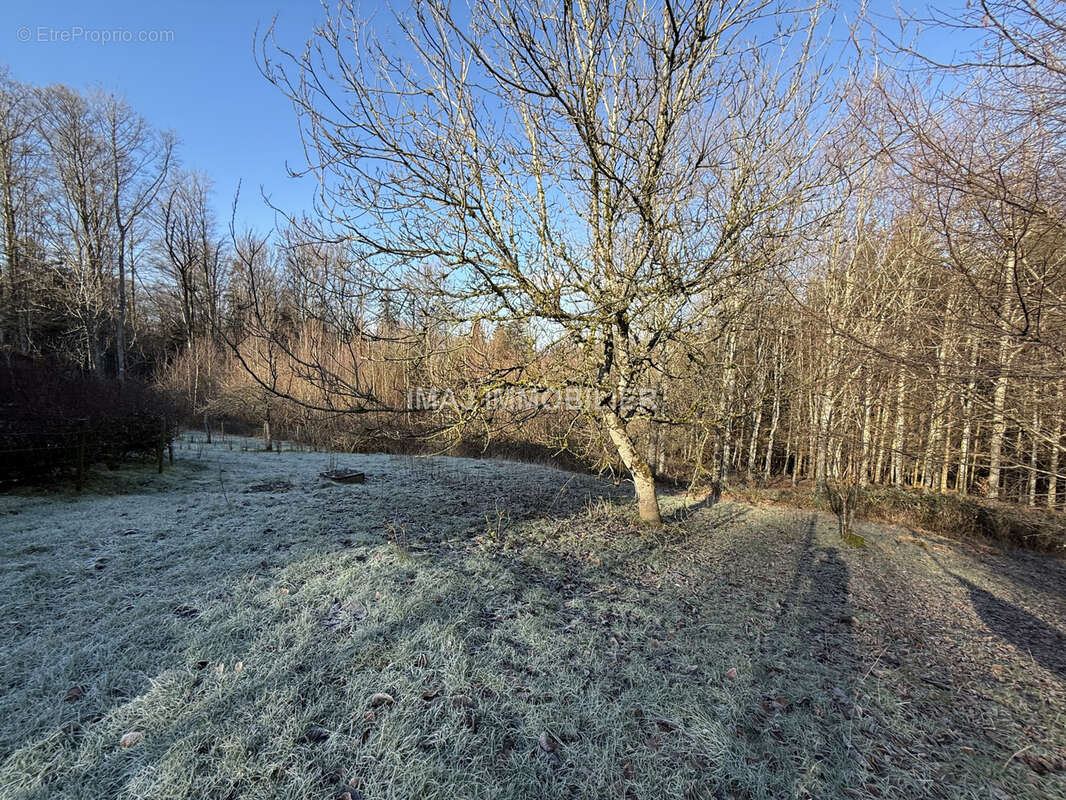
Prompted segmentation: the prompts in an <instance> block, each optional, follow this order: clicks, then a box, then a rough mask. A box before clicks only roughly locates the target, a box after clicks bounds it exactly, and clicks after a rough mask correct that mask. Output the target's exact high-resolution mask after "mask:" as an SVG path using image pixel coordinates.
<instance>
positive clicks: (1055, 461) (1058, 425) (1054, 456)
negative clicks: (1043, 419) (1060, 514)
mask: <svg viewBox="0 0 1066 800" xmlns="http://www.w3.org/2000/svg"><path fill="white" fill-rule="evenodd" d="M1064 394H1066V380H1060V381H1059V385H1058V388H1057V389H1056V390H1055V427H1054V429H1053V430H1052V431H1051V458H1050V460H1049V462H1048V473H1049V477H1048V484H1047V507H1048V508H1055V507H1056V504H1057V502H1058V499H1057V495H1058V487H1059V448H1060V446H1061V444H1062V422H1063V420H1062V418H1063V415H1064V414H1066V409H1063V405H1062V401H1063V399H1064V398H1063V395H1064Z"/></svg>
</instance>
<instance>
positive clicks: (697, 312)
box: [260, 0, 836, 524]
mask: <svg viewBox="0 0 1066 800" xmlns="http://www.w3.org/2000/svg"><path fill="white" fill-rule="evenodd" d="M825 10H826V9H825V8H824V7H823V6H822V5H821V4H815V6H814V7H813V8H811V7H807V6H805V7H804V8H803V9H799V8H792V7H790V6H789V5H788V4H786V3H781V2H773V1H772V0H761V1H760V0H756V1H755V2H752V1H751V0H696V1H695V2H684V1H683V2H674V0H664V1H663V2H647V3H645V2H623V3H613V2H608V1H607V0H579V1H578V2H570V1H569V0H563V1H562V2H556V1H555V0H539V1H538V2H532V3H526V2H515V1H514V0H476V1H475V2H473V3H472V4H471V5H470V7H469V8H467V7H455V8H453V7H451V6H450V5H448V4H447V3H444V2H436V1H435V0H433V1H430V2H416V3H414V4H413V6H412V9H411V12H410V14H408V15H406V16H403V17H397V18H396V19H395V20H394V24H393V25H391V26H389V27H388V28H387V29H382V30H378V31H375V30H374V29H372V28H371V26H370V25H369V24H368V23H367V22H366V21H364V20H363V19H362V18H361V17H360V15H359V12H358V10H357V8H356V6H355V4H354V3H350V2H346V3H343V4H342V5H341V8H340V10H339V12H338V13H337V14H335V15H334V16H333V17H331V18H330V19H329V21H328V22H326V23H325V24H324V25H322V26H321V27H319V28H318V29H317V30H316V31H315V32H314V36H313V37H312V39H311V40H310V41H309V42H308V45H307V47H306V48H305V49H303V50H290V49H287V48H285V47H283V46H281V45H279V44H278V43H277V41H276V40H275V39H274V38H273V37H272V36H270V35H269V34H268V35H267V36H266V37H264V43H263V44H264V46H263V49H262V51H261V54H260V56H261V67H262V70H263V72H264V74H265V75H266V76H267V77H268V78H269V79H270V80H271V81H272V82H273V83H274V84H275V85H277V86H278V87H280V88H281V89H282V91H284V92H285V94H286V95H287V96H288V97H289V98H290V99H291V100H292V102H293V104H294V107H295V109H296V111H297V113H298V115H299V117H300V122H301V130H302V132H303V134H304V140H305V145H306V150H307V153H308V159H309V170H310V171H311V172H313V173H315V174H316V175H317V176H318V177H319V179H320V180H321V187H322V191H321V203H320V209H319V210H320V211H321V212H322V213H323V214H324V215H325V216H326V218H327V221H328V223H329V224H330V225H331V226H332V230H333V231H334V232H335V233H336V234H338V235H339V236H340V237H342V238H344V239H345V240H347V241H348V242H349V243H351V244H352V245H353V246H354V247H356V248H357V249H358V251H359V252H360V255H361V256H362V259H361V265H360V269H363V270H365V269H366V265H367V264H370V265H372V267H373V269H374V270H375V273H376V274H377V275H378V276H379V283H378V285H379V286H381V287H384V288H388V289H391V288H395V289H399V288H401V287H404V286H406V285H408V284H409V282H410V280H411V279H412V277H413V276H417V277H418V279H419V282H420V283H419V287H418V290H419V291H420V292H426V291H429V292H431V293H432V294H434V295H435V296H436V297H437V298H438V302H434V303H433V304H432V307H433V309H434V310H435V312H436V313H437V314H439V315H440V316H441V317H442V318H443V320H444V321H446V322H448V323H451V324H453V325H463V324H466V323H469V322H470V321H471V320H474V319H477V318H487V319H491V320H497V321H500V320H519V321H524V322H527V323H528V324H529V325H530V326H532V328H533V329H534V330H536V331H537V335H538V341H539V349H540V351H541V352H543V351H544V350H547V349H550V348H551V347H553V346H559V347H572V348H576V351H577V352H578V353H580V355H581V359H580V361H579V362H578V363H576V364H573V363H572V362H571V363H572V366H573V367H574V368H572V369H570V370H568V371H567V373H566V374H561V375H557V376H544V375H538V376H537V378H536V381H535V383H536V387H534V388H553V389H573V390H577V391H580V392H587V393H588V394H589V396H591V397H592V398H593V404H592V405H593V409H592V411H593V413H594V414H595V415H596V417H597V418H598V419H599V420H600V421H601V422H602V424H603V426H604V428H605V431H606V433H607V435H608V436H609V439H610V441H611V442H612V443H613V446H614V448H615V449H616V451H617V455H618V457H619V458H620V459H621V461H622V462H623V464H624V465H625V467H626V468H627V469H628V470H629V472H630V473H631V474H632V477H633V480H634V483H635V488H636V493H637V498H638V505H639V510H640V515H641V517H642V518H643V519H644V520H645V521H647V522H649V523H652V524H659V522H660V510H659V504H658V500H657V497H656V489H655V482H654V478H653V473H652V470H651V467H650V466H649V464H648V461H647V459H646V457H645V453H644V452H642V449H641V448H640V447H639V446H638V444H637V442H636V440H635V437H634V434H633V427H632V425H633V423H634V422H635V421H636V420H639V419H641V418H649V417H654V415H655V409H654V408H653V407H651V406H652V404H651V403H648V402H645V401H644V398H646V397H648V396H653V395H654V387H655V386H657V385H658V383H659V381H660V380H661V379H662V373H663V371H664V370H665V369H666V365H667V363H668V361H669V360H670V359H669V354H670V353H672V352H674V351H676V350H678V349H682V350H684V349H690V350H691V351H692V352H693V353H701V352H703V345H702V344H701V342H700V340H701V338H702V337H704V336H705V335H717V334H719V333H720V331H717V330H715V331H714V332H713V333H711V332H709V331H710V330H711V329H712V328H713V326H709V325H707V324H705V323H706V322H707V320H709V319H710V318H711V317H712V316H713V315H714V314H715V313H716V312H717V310H718V309H719V308H720V306H721V304H722V303H723V301H725V300H726V299H727V296H728V294H729V292H730V287H731V285H732V284H733V283H734V282H735V281H737V280H741V279H743V278H744V276H745V275H746V274H747V273H749V272H750V271H752V270H757V269H763V268H766V264H765V262H764V261H763V260H762V259H761V258H759V257H757V252H758V251H761V250H762V249H763V248H762V245H763V243H764V242H765V241H766V240H768V239H772V238H773V237H780V236H783V235H784V234H785V233H786V232H787V231H789V230H792V229H795V228H796V227H797V226H798V225H801V224H804V223H807V222H810V221H811V220H812V219H814V218H816V217H817V216H818V213H819V211H820V210H821V209H819V208H817V207H816V204H814V203H812V200H813V199H814V198H815V197H816V196H817V195H819V194H820V193H822V192H823V191H824V189H825V186H826V184H827V182H828V181H829V180H830V175H829V173H828V172H827V171H825V170H824V169H823V162H822V160H821V159H820V158H819V157H818V149H819V143H820V141H821V139H822V135H823V134H824V132H825V131H826V130H827V128H828V127H829V126H831V125H832V124H833V120H834V113H833V109H834V103H833V97H834V92H833V88H834V87H833V85H832V84H833V79H835V77H836V76H835V75H830V74H829V73H830V71H829V70H828V69H827V68H826V67H825V66H824V65H823V64H821V63H820V62H819V59H820V57H821V56H822V55H823V49H822V48H823V47H824V46H825V43H826V40H825V38H824V37H825V36H826V26H827V24H828V23H827V20H826V18H825V16H824V14H823V12H824V11H825ZM427 276H428V279H427ZM339 327H346V326H343V325H341V326H339ZM336 378H337V376H335V375H331V376H330V377H329V380H331V381H333V380H336ZM529 382H530V380H529V379H528V376H524V375H523V374H522V373H514V372H511V373H509V374H508V376H507V377H506V378H505V379H500V378H499V376H497V379H496V380H495V381H494V382H491V383H490V384H487V385H486V386H485V387H484V388H485V390H486V391H488V390H493V389H498V388H500V385H501V384H508V383H515V384H520V385H526V384H528V383H529ZM649 392H650V394H649Z"/></svg>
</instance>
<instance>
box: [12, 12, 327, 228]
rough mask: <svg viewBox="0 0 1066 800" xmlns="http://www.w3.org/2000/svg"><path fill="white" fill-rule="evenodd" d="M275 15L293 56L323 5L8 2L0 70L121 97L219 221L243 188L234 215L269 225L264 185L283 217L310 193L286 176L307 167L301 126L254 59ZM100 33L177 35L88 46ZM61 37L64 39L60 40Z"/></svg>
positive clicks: (31, 79) (310, 189)
mask: <svg viewBox="0 0 1066 800" xmlns="http://www.w3.org/2000/svg"><path fill="white" fill-rule="evenodd" d="M274 13H277V14H278V15H279V32H280V35H281V36H283V37H284V40H285V41H287V42H288V43H290V44H292V45H293V46H294V47H295V46H299V44H300V43H302V42H303V41H304V40H305V39H306V38H307V36H308V35H309V34H310V32H311V29H312V27H313V25H314V24H315V22H316V21H318V20H320V19H322V18H323V16H324V12H323V10H322V6H321V4H320V3H319V2H318V0H288V1H287V2H285V3H279V4H278V5H277V6H276V7H273V6H272V5H271V4H270V3H263V2H258V3H257V2H252V1H251V0H215V2H204V0H184V1H183V2H180V3H157V2H152V1H151V0H139V2H130V0H111V1H110V2H107V3H94V4H88V3H85V2H84V0H81V2H72V1H71V0H37V2H35V3H32V4H30V3H4V4H0V63H5V64H7V66H8V67H9V68H10V70H11V73H12V76H13V77H14V78H16V79H18V80H22V81H26V82H28V83H32V84H36V85H46V84H51V83H65V84H68V85H71V86H74V87H76V88H81V89H85V88H91V87H100V88H103V89H106V90H109V91H113V92H115V93H117V94H120V95H123V96H125V98H126V99H127V100H128V101H129V102H130V104H131V105H132V106H133V107H134V108H135V109H137V111H138V112H140V113H141V114H142V115H143V116H144V117H145V118H146V119H148V120H149V122H151V123H152V124H153V125H155V126H156V127H158V128H165V129H166V128H168V129H171V130H173V131H174V132H175V133H176V134H177V135H178V138H179V139H180V141H181V157H182V160H183V163H184V164H185V165H186V166H188V167H194V168H197V169H200V170H202V171H204V172H206V173H207V174H208V175H209V176H210V177H211V178H212V179H213V180H214V182H215V190H216V204H217V207H218V208H219V210H220V213H221V215H222V217H223V221H228V218H229V216H228V215H229V204H230V202H231V201H232V196H233V192H234V190H235V189H236V188H237V182H238V181H239V180H241V179H243V187H242V189H241V206H240V214H241V217H242V218H243V219H244V220H245V221H246V222H248V223H250V224H253V225H255V226H256V227H269V226H270V225H271V224H272V223H273V214H272V212H270V211H269V209H267V208H265V207H264V206H263V203H262V202H261V201H260V199H259V187H260V186H262V187H263V189H264V190H265V191H267V192H268V193H269V194H270V195H271V196H272V198H273V199H274V200H275V201H276V202H277V203H278V204H279V205H280V206H282V207H283V208H289V209H301V208H307V207H310V203H311V197H312V193H313V185H312V184H311V182H310V181H306V180H305V181H302V182H301V181H293V180H291V179H289V178H288V177H287V176H286V173H285V166H284V165H285V162H286V160H288V161H289V162H290V163H292V164H294V166H297V167H298V166H300V165H302V164H303V153H302V150H301V148H300V141H299V135H298V131H297V127H296V117H295V115H294V114H293V112H292V109H291V107H290V105H289V103H288V101H287V100H286V99H285V98H284V97H283V96H282V95H281V93H280V92H278V90H277V89H275V88H274V87H273V86H271V85H270V84H269V83H267V82H266V81H265V80H264V79H263V77H262V76H261V75H260V74H259V72H258V70H257V69H256V66H255V62H254V60H253V57H252V39H253V33H254V31H255V28H256V24H257V23H259V24H260V25H261V26H265V25H267V24H269V22H270V20H271V18H272V17H273V15H274ZM79 28H80V29H81V32H80V33H79V31H78V29H79ZM104 31H129V32H131V34H130V35H131V36H132V37H134V38H136V37H138V36H139V35H140V32H141V31H145V32H152V33H154V32H157V31H163V32H166V31H172V32H173V34H172V37H170V38H171V41H160V42H143V43H142V42H138V41H130V42H103V41H89V39H92V38H96V39H103V38H104V36H105V34H104V33H102V32H104ZM98 32H99V33H98ZM152 33H149V34H148V35H149V36H150V35H152ZM65 34H67V35H69V39H70V40H68V41H62V39H63V37H64V35H65ZM26 40H28V41H26Z"/></svg>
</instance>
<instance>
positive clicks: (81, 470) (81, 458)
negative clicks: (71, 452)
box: [77, 420, 85, 492]
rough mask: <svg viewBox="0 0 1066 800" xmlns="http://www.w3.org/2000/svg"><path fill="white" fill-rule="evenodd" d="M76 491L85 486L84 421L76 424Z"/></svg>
mask: <svg viewBox="0 0 1066 800" xmlns="http://www.w3.org/2000/svg"><path fill="white" fill-rule="evenodd" d="M77 485H78V491H79V492H80V491H81V490H82V487H83V486H85V420H82V421H81V422H80V423H79V424H78V480H77Z"/></svg>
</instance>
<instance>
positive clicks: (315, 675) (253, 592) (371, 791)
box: [3, 476, 868, 800]
mask: <svg viewBox="0 0 1066 800" xmlns="http://www.w3.org/2000/svg"><path fill="white" fill-rule="evenodd" d="M438 477H440V476H438ZM444 478H446V479H447V478H448V476H444ZM455 480H456V485H457V487H459V486H465V487H466V489H467V491H469V490H470V485H469V484H470V480H469V478H466V477H463V476H458V477H456V479H455ZM531 492H532V493H531V494H530V495H529V496H528V497H525V498H515V499H514V500H513V505H512V506H511V508H512V510H513V512H514V513H515V514H516V515H521V516H523V517H526V516H528V517H529V518H528V519H526V521H524V522H522V523H519V524H518V525H516V526H509V536H508V537H507V539H506V540H505V541H501V542H496V543H489V544H486V545H476V544H474V543H473V542H471V541H470V540H467V541H460V542H450V543H448V542H423V543H419V545H420V547H419V549H418V551H417V552H416V553H414V554H412V553H410V552H406V551H404V550H403V549H402V548H389V547H388V546H369V547H365V548H354V547H349V548H341V549H337V547H336V541H335V540H336V537H335V536H334V535H333V534H329V535H324V536H323V538H321V539H318V540H317V541H316V542H315V543H314V545H313V546H312V547H310V548H301V549H300V550H298V551H293V552H291V553H290V552H288V551H280V552H279V551H276V550H274V549H272V548H274V547H275V539H278V541H279V542H280V541H282V539H280V538H278V537H274V538H267V536H266V531H264V532H263V534H262V536H261V537H260V536H259V535H257V534H253V533H251V532H248V531H245V532H243V533H241V536H243V537H245V539H243V540H241V541H240V542H238V543H237V544H239V545H240V547H241V548H252V547H253V546H254V547H258V548H259V550H249V549H240V548H237V549H235V550H234V551H233V553H234V556H233V559H234V560H232V561H231V560H227V559H226V558H222V557H219V558H215V559H209V560H207V562H206V563H207V565H208V566H207V571H206V572H201V573H198V574H197V576H196V579H197V581H198V582H199V585H196V586H195V587H194V586H193V584H192V583H191V582H190V584H189V585H188V586H184V585H183V586H180V587H169V588H171V589H176V590H180V591H186V590H188V591H190V592H192V591H194V590H195V592H196V594H197V595H198V596H199V597H202V598H224V600H222V601H219V602H216V603H215V604H214V605H211V606H207V607H205V609H204V613H203V615H202V616H200V617H190V618H189V619H188V620H186V619H180V620H175V619H174V618H173V617H172V616H171V617H170V618H168V620H167V622H166V623H164V624H166V625H168V626H171V627H173V634H172V636H171V637H170V638H169V639H168V640H167V641H165V642H163V641H142V640H140V639H138V638H137V637H133V636H129V635H128V634H127V639H126V641H125V643H124V646H125V647H126V648H128V649H129V650H137V649H138V648H142V649H145V650H150V648H152V647H156V646H163V647H165V650H162V651H161V652H159V653H158V654H157V655H156V656H155V657H153V659H147V658H146V659H145V660H144V668H145V671H146V672H148V674H151V675H153V680H152V682H151V684H152V685H151V686H150V687H148V688H146V689H140V690H138V691H140V692H141V693H140V694H138V695H137V696H136V697H132V698H130V697H128V696H127V697H125V698H123V697H119V696H112V697H111V698H109V699H110V702H109V703H107V704H104V705H102V706H101V707H100V719H98V720H93V721H86V724H85V726H84V729H82V730H79V731H77V737H75V738H74V739H72V743H70V744H68V743H67V741H66V740H67V739H68V738H70V737H68V736H67V735H66V734H62V736H60V733H61V731H59V732H57V731H51V732H48V731H45V732H43V736H37V735H35V736H34V740H35V741H34V742H27V743H26V745H27V752H25V753H22V754H20V755H18V756H17V757H16V758H13V759H10V760H9V761H7V762H6V763H5V764H4V765H3V769H4V770H5V774H6V775H7V776H8V777H11V776H13V775H14V776H16V777H17V778H19V779H20V780H23V779H24V780H30V777H31V776H32V772H33V770H34V769H40V770H45V771H46V780H44V781H43V782H42V783H41V784H40V789H41V791H40V792H39V793H38V795H39V796H42V797H43V796H46V795H47V796H58V795H59V794H60V793H62V792H63V791H64V790H69V791H71V792H72V793H73V792H74V790H77V791H81V792H86V793H89V794H93V793H95V794H96V796H114V795H116V794H121V793H123V792H125V793H126V794H128V795H133V796H156V795H161V794H166V795H167V796H178V797H182V796H185V797H216V796H217V797H228V796H233V797H241V796H246V795H247V796H251V795H253V794H254V795H255V796H257V797H262V798H266V797H282V796H286V797H294V796H319V795H321V796H324V797H329V796H339V795H343V793H344V791H345V789H344V786H345V785H346V784H347V785H351V786H353V787H354V786H358V787H359V789H358V793H359V794H361V795H362V796H365V797H367V798H372V797H382V796H404V797H455V796H463V797H485V798H488V797H544V796H566V797H575V798H576V797H587V798H602V797H608V796H610V797H623V798H630V797H635V798H641V797H650V798H667V797H669V798H673V797H679V798H681V797H684V798H701V797H706V798H725V797H733V798H737V800H740V798H766V797H789V796H793V797H794V796H815V797H836V796H843V795H844V794H845V791H846V790H849V789H855V790H861V789H862V787H863V785H864V781H865V780H866V779H867V777H868V775H867V774H866V773H867V771H868V770H867V767H866V766H865V765H864V761H863V759H862V757H861V754H859V753H858V752H857V750H856V749H855V747H856V746H855V745H853V744H852V738H851V737H852V735H853V731H854V728H855V721H854V713H855V711H854V708H855V704H854V698H853V694H854V692H855V690H856V688H857V686H858V684H859V682H860V678H861V675H862V674H863V667H864V665H863V663H862V658H863V656H862V654H861V653H860V651H859V648H858V646H857V644H856V641H855V637H854V636H853V633H852V629H851V614H852V609H851V602H850V596H849V587H848V584H849V578H850V576H849V570H848V567H847V565H846V564H845V562H844V559H843V557H842V555H841V553H840V552H839V551H838V550H837V549H836V548H835V547H831V546H821V545H820V544H819V542H820V541H822V539H821V537H820V536H819V529H817V526H816V521H817V517H816V516H815V515H811V516H810V518H809V520H808V521H807V524H806V525H805V526H801V527H800V528H799V529H792V528H789V529H784V528H775V527H772V526H769V525H766V524H764V523H763V522H760V521H759V520H758V519H754V520H753V519H749V515H750V514H751V510H750V509H749V508H747V507H746V506H743V505H740V504H735V503H722V504H719V505H716V506H714V507H711V508H704V509H701V510H699V512H698V513H695V514H692V515H691V516H690V517H688V518H687V520H686V522H691V523H692V525H691V529H689V532H688V533H685V534H684V535H682V534H681V532H680V528H677V529H670V530H669V531H668V535H666V536H664V537H661V538H659V539H656V538H653V537H651V536H649V535H643V534H640V533H638V530H637V528H636V527H635V525H634V526H633V527H632V528H631V530H629V529H627V530H626V531H625V532H624V533H620V532H619V530H618V529H617V527H618V526H620V525H622V524H623V518H624V517H627V516H631V515H627V514H618V513H615V514H614V516H611V513H609V512H605V513H604V514H603V515H601V516H599V517H597V516H595V515H594V514H592V513H582V512H581V511H579V510H577V509H576V508H575V507H574V506H573V505H569V502H570V501H568V500H567V501H562V502H560V501H558V492H553V491H551V490H550V487H547V488H546V487H535V489H533V490H531ZM401 499H402V495H401ZM472 502H474V505H475V507H474V508H472V509H470V511H469V512H468V513H469V515H470V516H471V517H472V518H473V519H475V520H476V519H477V517H478V516H479V514H480V512H482V511H485V512H489V511H492V510H494V509H495V507H496V505H495V503H496V500H495V498H493V497H491V495H490V493H488V492H483V493H482V494H481V496H476V497H474V498H473V500H472ZM576 502H577V500H576V498H575V504H576ZM552 503H554V504H555V511H556V513H553V514H550V515H545V514H544V513H543V509H545V508H548V507H550V504H552ZM561 506H565V507H566V511H565V512H560V511H559V508H560V507H561ZM538 507H539V508H540V509H542V513H541V514H540V515H539V516H536V509H537V508H538ZM627 524H628V523H627ZM512 528H513V529H512ZM545 531H547V533H545ZM293 533H296V532H286V534H287V535H291V534H293ZM627 533H628V534H630V535H626V534H627ZM533 534H538V535H539V538H537V540H536V542H534V537H533ZM824 535H825V534H823V536H824ZM243 553H246V554H247V555H246V557H244V556H241V557H243V558H244V560H243V561H237V560H236V559H237V558H238V556H240V554H243ZM268 554H269V558H271V559H273V560H272V561H269V562H268V561H267V560H263V561H260V560H259V559H261V558H262V559H266V558H267V557H268ZM189 555H190V554H189V552H187V551H180V552H179V551H175V552H174V557H189ZM101 574H103V575H106V572H102V573H101ZM168 574H170V573H168ZM190 574H191V573H190ZM280 586H284V587H285V592H284V594H282V593H281V592H280V590H279V587H280ZM120 594H121V593H120ZM164 608H165V607H164ZM196 611H197V609H192V612H196ZM164 613H165V612H164ZM173 613H179V612H177V611H174V612H173ZM119 622H121V620H120V619H119V618H117V617H116V621H115V624H116V625H117V624H119ZM110 633H111V632H110V631H108V630H107V628H106V625H101V627H100V629H99V633H98V634H97V633H95V632H93V631H91V630H90V632H89V635H88V639H92V637H93V636H98V637H99V636H107V635H110ZM146 635H148V634H147V632H143V631H142V632H139V633H138V636H142V637H143V636H146ZM90 644H91V642H87V643H86V646H89V645H90ZM79 646H80V645H79V644H78V643H73V644H71V645H68V649H70V650H71V651H72V652H73V653H74V654H75V655H77V650H78V647H79ZM238 660H239V661H240V662H241V663H242V665H244V666H243V672H242V673H241V674H240V676H235V675H234V674H233V669H232V665H233V664H234V663H235V662H236V661H238ZM131 663H136V660H134V661H133V662H131ZM149 663H150V664H151V666H149ZM223 663H225V664H229V665H230V669H229V670H228V671H225V670H224V671H222V672H221V673H220V674H219V675H217V676H216V675H215V674H214V669H215V665H219V664H223ZM120 668H121V669H129V665H128V664H123V665H121V666H120ZM95 679H96V676H95V675H86V676H85V681H86V683H90V682H91V681H93V680H95ZM382 691H387V692H389V693H390V695H391V696H392V697H393V702H391V703H388V704H387V705H383V706H381V707H378V708H377V709H376V710H374V713H373V714H369V713H368V712H369V711H371V710H373V709H369V708H368V701H369V698H371V697H372V696H373V695H375V694H376V693H378V692H382ZM101 699H102V698H101ZM97 723H99V728H98V727H97ZM133 727H137V728H142V727H143V728H144V729H145V730H146V731H147V738H146V741H145V743H144V745H143V746H142V747H141V748H140V749H131V750H123V749H120V748H117V747H116V744H115V743H116V741H117V737H118V735H121V733H122V732H123V731H124V730H127V729H129V728H133ZM311 731H316V732H315V733H314V735H313V736H312V735H311V733H310V732H311ZM543 734H547V735H548V737H549V738H548V739H547V740H546V741H547V742H548V743H549V744H548V746H545V745H543V744H541V742H542V741H545V740H544V739H543V738H542V735H543ZM57 737H58V738H62V739H63V740H64V741H63V742H62V743H61V744H58V745H57V744H56V741H57ZM30 751H32V752H30ZM38 751H39V752H38ZM278 765H282V766H281V767H279V766H278ZM153 781H155V782H156V783H153ZM165 781H169V783H164V782H165ZM353 781H354V783H352V782H353ZM500 787H502V788H500ZM164 789H165V791H164ZM349 794H351V795H352V797H355V796H357V795H356V793H353V792H349Z"/></svg>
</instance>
